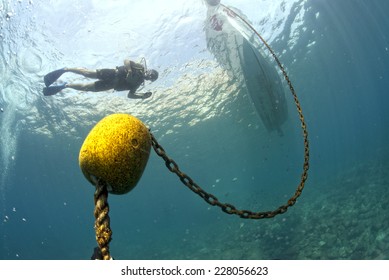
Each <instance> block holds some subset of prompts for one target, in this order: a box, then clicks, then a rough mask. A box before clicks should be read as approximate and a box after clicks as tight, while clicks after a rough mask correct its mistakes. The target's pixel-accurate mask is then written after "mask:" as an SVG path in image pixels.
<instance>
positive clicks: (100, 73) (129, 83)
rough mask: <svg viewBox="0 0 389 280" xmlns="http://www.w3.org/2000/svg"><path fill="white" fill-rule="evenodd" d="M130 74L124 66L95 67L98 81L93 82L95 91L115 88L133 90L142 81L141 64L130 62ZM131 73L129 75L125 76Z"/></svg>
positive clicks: (142, 70) (142, 69)
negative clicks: (113, 67)
mask: <svg viewBox="0 0 389 280" xmlns="http://www.w3.org/2000/svg"><path fill="white" fill-rule="evenodd" d="M131 72H132V73H131V74H129V73H128V71H127V69H126V67H125V66H117V67H116V69H97V70H96V74H97V78H98V79H99V80H98V81H96V82H95V89H96V91H105V90H109V89H112V88H113V89H115V90H117V91H122V90H130V91H131V92H135V91H136V90H137V89H138V87H140V86H141V85H142V84H143V82H144V68H143V66H142V65H141V64H138V63H134V62H131ZM129 75H131V76H130V77H127V76H129Z"/></svg>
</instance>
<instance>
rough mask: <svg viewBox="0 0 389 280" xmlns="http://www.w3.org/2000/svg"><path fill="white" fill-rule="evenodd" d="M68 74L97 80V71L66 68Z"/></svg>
mask: <svg viewBox="0 0 389 280" xmlns="http://www.w3.org/2000/svg"><path fill="white" fill-rule="evenodd" d="M64 70H65V71H66V72H71V73H74V74H79V75H83V76H84V77H86V78H92V79H97V71H96V70H90V69H86V68H64Z"/></svg>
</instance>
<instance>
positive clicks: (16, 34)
mask: <svg viewBox="0 0 389 280" xmlns="http://www.w3.org/2000/svg"><path fill="white" fill-rule="evenodd" d="M388 12H389V2H388V1H386V0H369V1H363V0H342V1H339V0H326V1H325V0H221V1H219V0H187V1H163V0H144V1H133V0H131V1H126V0H116V1H99V0H85V1H76V0H67V1H64V0H50V1H46V0H33V1H32V0H0V24H1V28H0V78H1V83H0V109H1V112H0V135H1V137H0V259H2V260H17V259H21V260H84V259H86V260H88V259H91V258H92V259H93V258H96V255H95V253H96V252H95V248H96V247H97V242H96V233H95V216H94V211H95V201H94V196H95V190H96V186H94V184H95V185H98V184H99V182H101V180H100V179H101V178H100V177H99V176H94V174H92V175H93V176H89V177H88V175H85V176H84V174H85V172H84V170H81V168H80V162H79V159H81V158H82V157H80V150H81V147H82V146H83V143H84V141H85V139H86V138H87V136H88V134H89V132H90V131H91V130H92V129H93V128H94V127H95V125H96V124H97V123H99V122H100V121H101V120H102V119H104V118H106V117H107V116H111V115H113V114H128V115H131V116H134V117H135V118H137V119H139V120H140V121H141V122H142V123H143V124H144V126H145V127H146V128H147V129H146V131H148V130H150V133H152V135H153V139H154V140H155V141H154V140H153V142H152V143H151V144H152V147H151V148H150V146H149V148H150V152H148V151H147V149H146V148H144V149H143V148H142V149H141V152H142V153H146V156H145V159H144V162H142V163H139V162H140V161H141V160H140V159H139V158H138V157H136V159H135V160H134V162H135V164H136V167H134V169H136V170H137V169H138V167H139V164H140V165H141V164H145V167H144V171H142V170H141V168H139V169H140V171H139V172H138V175H139V176H140V175H142V176H141V177H140V179H139V181H138V182H137V183H136V182H135V183H134V184H136V186H135V187H134V188H133V189H132V190H131V191H128V190H127V191H125V192H126V193H125V194H122V195H119V194H115V193H114V192H113V191H112V184H109V183H108V187H107V189H108V192H110V193H109V194H108V197H107V201H108V204H109V218H110V220H109V221H110V229H111V233H112V236H111V237H112V239H110V238H109V241H110V243H109V252H110V254H111V257H113V258H114V259H118V260H120V259H126V260H153V259H156V260H187V259H194V260H207V259H210V260H219V259H220V260H227V259H229V260H230V259H233V260H235V259H239V260H253V259H282V260H323V259H330V260H341V259H363V260H370V259H378V260H383V259H384V260H387V259H389V145H388V143H389V110H388V106H389V91H388V88H389V33H388V31H387V30H389V18H388V16H387V13H388ZM125 60H131V61H132V62H131V63H130V62H128V64H127V63H126V61H125ZM123 65H124V66H123ZM127 65H131V67H132V68H131V67H130V66H128V67H129V68H128V67H127ZM80 69H81V70H80ZM96 69H100V70H101V69H113V70H112V71H108V70H107V71H100V70H97V71H96ZM123 69H124V70H123ZM129 69H130V70H129ZM131 69H132V70H131ZM121 70H123V71H125V72H124V73H125V74H124V75H125V79H126V81H128V77H129V76H128V75H130V74H131V73H132V74H131V75H135V74H134V73H141V74H139V75H140V76H139V77H138V78H139V79H138V80H137V81H136V83H135V82H134V83H133V84H131V86H127V85H125V86H122V85H119V82H118V81H119V76H118V75H119V74H118V73H121V72H120V71H121ZM152 70H153V71H155V72H153V71H152ZM53 73H54V74H53ZM109 73H111V74H109ZM109 75H112V76H109ZM126 75H127V76H126ZM107 76H109V77H111V79H110V80H109V82H108V80H104V81H103V82H96V79H99V80H101V79H103V78H102V77H104V78H106V77H107ZM120 79H121V78H120ZM95 82H96V83H95ZM108 126H109V125H108ZM123 131H124V132H123V135H127V132H128V131H127V130H126V129H124V130H123ZM133 140H134V139H133ZM134 141H135V142H134ZM134 141H132V142H131V141H130V142H131V145H133V146H134V147H138V144H139V143H138V142H137V140H134ZM147 141H150V139H148V140H147ZM119 142H121V139H119V138H116V137H114V139H113V143H111V144H107V145H106V146H104V147H103V151H105V152H106V154H107V155H108V156H113V157H114V161H115V162H116V163H118V162H119V165H116V167H114V168H112V169H111V170H108V171H107V174H108V175H107V176H108V177H115V178H116V179H118V180H119V179H120V180H122V179H123V178H127V177H126V176H127V175H128V174H127V173H128V172H122V173H120V172H117V173H115V172H116V171H117V170H118V169H120V168H119V167H121V166H125V165H126V164H127V158H126V157H125V156H123V155H122V154H120V153H119V154H115V155H113V153H110V152H107V151H110V150H109V148H111V146H114V145H116V144H117V143H119ZM130 142H129V143H130ZM156 143H158V144H156ZM149 144H150V143H149ZM156 147H157V149H156ZM158 147H159V148H158ZM90 150H91V149H90ZM120 156H122V157H121V158H120ZM147 157H148V161H147ZM146 161H147V164H146ZM130 169H131V170H130V171H131V172H133V170H134V169H132V167H131V168H130ZM178 170H179V171H178ZM131 172H130V173H131ZM134 172H135V171H134ZM142 172H143V173H142ZM123 180H124V179H123ZM135 181H136V180H135ZM105 214H107V212H105ZM94 252H95V253H94ZM92 254H93V256H92Z"/></svg>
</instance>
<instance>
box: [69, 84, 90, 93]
mask: <svg viewBox="0 0 389 280" xmlns="http://www.w3.org/2000/svg"><path fill="white" fill-rule="evenodd" d="M66 87H67V88H72V89H75V90H80V91H96V88H95V83H89V84H66Z"/></svg>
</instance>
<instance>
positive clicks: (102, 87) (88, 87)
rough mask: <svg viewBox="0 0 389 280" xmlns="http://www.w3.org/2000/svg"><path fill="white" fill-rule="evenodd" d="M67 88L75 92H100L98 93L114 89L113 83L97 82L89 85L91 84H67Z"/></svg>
mask: <svg viewBox="0 0 389 280" xmlns="http://www.w3.org/2000/svg"><path fill="white" fill-rule="evenodd" d="M66 87H67V88H72V89H75V90H80V91H93V92H98V91H106V90H110V89H113V83H107V82H104V81H96V82H94V83H89V84H66Z"/></svg>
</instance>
